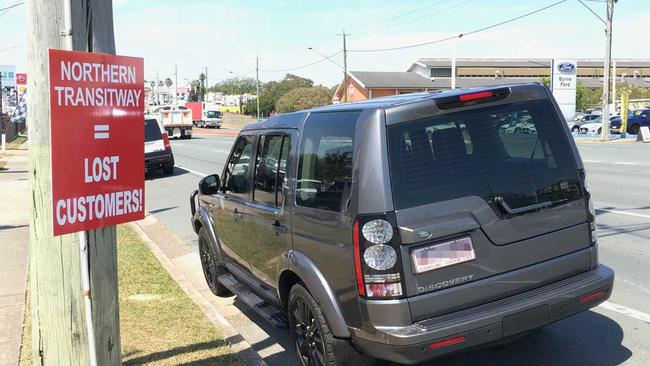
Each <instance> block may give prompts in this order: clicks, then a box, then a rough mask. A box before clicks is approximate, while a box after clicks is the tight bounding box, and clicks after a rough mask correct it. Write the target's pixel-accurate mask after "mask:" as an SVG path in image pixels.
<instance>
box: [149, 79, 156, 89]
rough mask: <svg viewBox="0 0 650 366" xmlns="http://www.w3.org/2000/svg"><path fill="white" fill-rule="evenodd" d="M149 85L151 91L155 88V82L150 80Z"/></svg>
mask: <svg viewBox="0 0 650 366" xmlns="http://www.w3.org/2000/svg"><path fill="white" fill-rule="evenodd" d="M149 85H151V89H153V88H155V87H156V82H155V81H154V80H151V81H150V82H149Z"/></svg>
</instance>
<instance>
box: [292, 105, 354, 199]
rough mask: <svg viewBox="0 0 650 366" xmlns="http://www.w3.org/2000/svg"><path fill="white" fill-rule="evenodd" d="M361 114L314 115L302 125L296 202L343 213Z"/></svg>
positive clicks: (348, 191)
mask: <svg viewBox="0 0 650 366" xmlns="http://www.w3.org/2000/svg"><path fill="white" fill-rule="evenodd" d="M360 114H361V112H356V111H354V112H335V113H314V114H312V115H310V116H309V118H308V119H307V121H306V122H305V127H304V130H303V134H302V143H301V148H300V163H299V165H298V182H297V183H298V184H297V190H296V203H297V204H298V205H300V206H303V207H311V208H316V209H319V210H325V211H334V212H342V211H344V210H345V208H346V207H347V201H348V198H349V197H350V192H351V185H352V151H353V141H354V132H355V128H356V123H357V119H358V118H359V115H360Z"/></svg>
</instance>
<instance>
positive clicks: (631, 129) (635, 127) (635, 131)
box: [627, 123, 639, 135]
mask: <svg viewBox="0 0 650 366" xmlns="http://www.w3.org/2000/svg"><path fill="white" fill-rule="evenodd" d="M627 132H628V133H629V134H630V135H636V134H638V133H639V125H638V124H636V123H635V124H633V125H632V126H630V127H628V128H627Z"/></svg>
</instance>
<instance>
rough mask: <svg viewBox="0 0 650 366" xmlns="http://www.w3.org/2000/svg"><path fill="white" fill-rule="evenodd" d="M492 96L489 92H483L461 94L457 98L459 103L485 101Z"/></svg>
mask: <svg viewBox="0 0 650 366" xmlns="http://www.w3.org/2000/svg"><path fill="white" fill-rule="evenodd" d="M492 95H493V94H492V92H491V91H484V92H478V93H470V94H463V95H461V96H459V97H458V99H460V101H461V102H469V101H470V100H478V99H485V98H489V97H491V96H492Z"/></svg>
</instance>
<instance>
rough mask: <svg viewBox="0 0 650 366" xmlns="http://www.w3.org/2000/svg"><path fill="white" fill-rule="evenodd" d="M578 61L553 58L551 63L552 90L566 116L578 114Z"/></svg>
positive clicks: (571, 116) (567, 117) (568, 117)
mask: <svg viewBox="0 0 650 366" xmlns="http://www.w3.org/2000/svg"><path fill="white" fill-rule="evenodd" d="M577 68H578V67H577V63H576V61H574V60H555V59H554V60H553V63H552V64H551V91H552V92H553V97H555V100H556V101H557V104H558V106H559V107H560V110H562V114H563V115H564V118H566V119H571V118H573V117H575V115H576V84H577V82H578V80H577V75H576V74H577Z"/></svg>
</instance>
